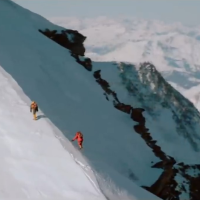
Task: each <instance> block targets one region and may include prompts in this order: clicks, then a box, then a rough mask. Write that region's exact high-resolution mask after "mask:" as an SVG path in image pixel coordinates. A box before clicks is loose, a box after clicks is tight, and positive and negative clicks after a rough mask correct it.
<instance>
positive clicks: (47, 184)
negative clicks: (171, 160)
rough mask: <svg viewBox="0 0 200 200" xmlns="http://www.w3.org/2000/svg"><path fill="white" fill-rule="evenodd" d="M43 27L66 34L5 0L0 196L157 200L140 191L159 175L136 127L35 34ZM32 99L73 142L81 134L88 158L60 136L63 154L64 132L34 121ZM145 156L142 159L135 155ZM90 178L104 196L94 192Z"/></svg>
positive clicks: (0, 12) (1, 4)
mask: <svg viewBox="0 0 200 200" xmlns="http://www.w3.org/2000/svg"><path fill="white" fill-rule="evenodd" d="M45 28H49V29H57V30H61V27H58V26H55V25H53V24H51V23H50V22H48V21H47V20H45V19H43V18H42V17H40V16H38V15H36V14H33V13H31V12H29V11H28V10H25V9H22V8H21V7H19V6H17V5H16V4H14V3H12V2H11V1H8V0H6V1H5V0H0V65H1V68H0V69H1V76H2V77H1V86H2V87H1V91H2V95H1V113H2V114H4V115H3V116H2V120H1V126H0V127H1V134H0V135H1V137H2V140H1V157H2V163H1V172H0V173H1V177H3V178H2V181H1V185H0V197H1V198H3V199H11V198H12V199H14V198H15V199H16V198H18V199H34V200H35V199H55V198H59V199H66V198H67V199H104V197H103V196H102V194H101V192H100V191H99V190H101V191H102V192H103V193H104V195H106V196H107V197H108V198H109V199H138V200H140V199H141V200H143V199H148V200H156V199H159V198H157V197H156V196H154V195H153V194H151V193H149V192H147V191H146V190H144V189H142V188H140V187H138V186H137V185H136V184H135V182H136V183H138V184H140V185H141V184H145V185H150V184H152V183H153V182H154V180H155V177H156V178H157V177H158V176H159V175H160V172H161V170H157V169H153V168H151V162H152V161H154V162H157V161H158V159H157V158H155V156H154V154H153V152H151V151H149V149H148V147H147V146H146V145H145V144H144V142H143V141H142V140H141V138H140V137H139V136H138V135H137V134H133V131H132V127H131V125H132V121H131V120H130V119H129V118H127V116H126V115H125V114H124V113H121V112H119V111H118V110H116V109H114V108H113V107H112V106H110V104H108V103H107V101H106V100H105V98H104V97H103V96H102V91H101V88H100V87H99V86H98V85H97V84H95V81H94V78H93V77H92V75H91V74H89V73H88V72H87V71H86V70H85V69H84V68H82V67H81V66H80V65H79V64H77V63H76V62H75V60H74V58H73V57H71V56H70V54H69V52H68V51H67V50H66V49H64V48H62V47H61V46H60V45H58V44H56V43H54V42H52V41H51V40H49V39H48V38H46V37H44V36H43V35H42V34H41V33H40V32H39V31H38V29H45ZM68 37H70V36H69V35H68ZM72 43H73V41H72ZM3 70H5V71H6V72H4V71H3ZM7 73H8V74H7ZM11 77H12V78H11ZM13 79H14V80H15V81H16V82H17V83H16V82H15V81H14V80H13ZM17 84H18V85H17ZM30 99H31V100H36V101H37V102H38V104H39V108H40V109H41V111H42V112H41V115H45V116H46V117H47V118H49V120H50V121H51V123H52V124H54V125H55V126H56V127H58V128H59V129H60V130H61V131H62V132H63V133H64V134H65V136H66V137H67V138H68V139H71V138H72V137H73V136H74V133H75V132H76V131H78V130H81V131H82V132H83V134H84V138H85V142H84V146H85V148H84V150H83V154H84V155H85V156H86V157H87V159H86V158H84V159H83V157H82V156H81V155H80V154H81V153H80V152H77V151H76V150H75V149H74V148H72V147H71V146H72V145H71V144H69V142H67V141H66V140H65V139H64V137H62V135H60V136H59V138H60V139H62V140H61V141H62V142H64V143H65V149H66V150H67V151H64V148H63V147H62V146H61V144H60V143H59V141H58V140H57V139H56V138H55V137H54V134H56V133H57V134H58V133H59V131H58V130H57V129H56V128H55V127H54V126H53V125H49V124H50V121H49V122H48V121H47V119H45V118H40V119H39V121H36V122H35V121H33V120H32V116H31V115H30V113H29V107H28V104H29V103H30ZM43 113H44V114H43ZM28 114H29V115H28ZM122 141H123V142H122ZM141 149H142V151H143V153H144V155H143V156H142V157H140V156H138V151H139V150H141ZM2 152H3V153H2ZM70 153H71V154H72V155H73V157H70ZM72 158H73V159H75V161H76V163H77V164H76V163H75V162H74V161H73V159H72ZM85 160H86V161H87V162H86V161H85ZM87 163H89V165H90V166H91V167H92V168H93V170H92V169H90V167H89V166H88V164H87ZM136 163H137V165H136ZM78 164H79V165H78ZM81 167H82V169H81ZM87 171H88V172H87ZM93 171H94V172H95V174H96V178H97V182H98V183H99V185H100V186H101V188H100V189H99V190H98V189H96V187H95V186H94V185H93V183H95V178H94V177H92V174H93V173H92V172H93ZM132 171H134V173H136V174H137V176H138V177H140V178H139V179H138V180H136V181H133V179H134V174H133V172H132ZM87 174H88V175H90V177H91V178H89V177H88V175H87ZM87 178H88V179H87ZM96 184H97V183H96Z"/></svg>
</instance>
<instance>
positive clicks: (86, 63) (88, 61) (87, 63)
mask: <svg viewBox="0 0 200 200" xmlns="http://www.w3.org/2000/svg"><path fill="white" fill-rule="evenodd" d="M71 55H72V56H73V57H74V58H75V60H76V62H77V63H79V64H80V65H82V66H83V67H84V68H85V69H87V70H88V71H92V61H91V59H90V58H85V60H84V61H82V60H80V58H79V56H78V55H75V54H71Z"/></svg>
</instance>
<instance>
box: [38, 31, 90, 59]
mask: <svg viewBox="0 0 200 200" xmlns="http://www.w3.org/2000/svg"><path fill="white" fill-rule="evenodd" d="M39 32H40V33H42V34H44V35H45V36H46V37H48V38H50V39H51V40H53V41H54V42H56V43H58V44H60V45H61V46H62V47H64V48H67V49H69V50H71V52H72V53H73V54H75V55H80V56H84V53H85V47H84V45H83V42H84V41H85V39H86V37H85V36H83V35H81V34H80V33H79V32H78V31H74V30H62V31H61V33H58V32H57V30H52V31H50V30H49V29H46V30H45V31H42V30H39Z"/></svg>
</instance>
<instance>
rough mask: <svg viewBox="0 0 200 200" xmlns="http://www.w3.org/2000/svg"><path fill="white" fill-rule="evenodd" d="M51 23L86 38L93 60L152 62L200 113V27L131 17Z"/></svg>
mask: <svg viewBox="0 0 200 200" xmlns="http://www.w3.org/2000/svg"><path fill="white" fill-rule="evenodd" d="M50 20H51V21H52V22H54V23H56V24H59V25H62V26H64V27H67V28H71V29H76V30H78V31H80V32H81V33H82V34H84V35H86V36H87V40H86V42H85V47H86V49H87V53H86V55H87V56H88V57H90V58H91V59H92V60H95V61H101V62H102V61H117V62H131V63H136V64H138V63H141V62H144V61H145V62H151V63H152V64H154V65H155V66H156V67H157V70H158V71H159V72H161V74H162V75H163V76H164V78H165V79H166V80H167V81H168V82H169V83H170V84H172V86H173V87H175V88H176V89H177V90H178V91H179V92H180V93H181V94H182V95H184V96H185V97H186V98H188V99H189V100H190V101H191V102H192V103H194V105H195V106H196V107H197V108H198V109H199V110H200V98H199V96H200V89H199V88H200V56H199V52H200V31H199V30H200V29H199V27H187V26H183V25H181V24H178V23H174V24H167V23H164V22H161V21H156V20H154V21H152V20H143V19H135V18H130V17H121V18H114V19H113V18H110V17H98V18H92V19H89V18H81V19H80V18H76V17H69V18H67V17H66V18H52V19H50ZM97 35H98V37H97Z"/></svg>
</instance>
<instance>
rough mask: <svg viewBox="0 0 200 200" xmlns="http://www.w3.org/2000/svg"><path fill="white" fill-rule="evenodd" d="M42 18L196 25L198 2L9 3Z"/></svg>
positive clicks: (199, 16) (199, 15)
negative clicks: (126, 18)
mask: <svg viewBox="0 0 200 200" xmlns="http://www.w3.org/2000/svg"><path fill="white" fill-rule="evenodd" d="M12 1H14V2H16V3H18V4H19V5H21V6H23V7H25V8H27V9H29V10H31V11H33V12H35V13H38V14H40V15H42V16H44V17H50V18H51V17H52V18H53V17H69V16H70V17H71V16H75V17H98V16H111V17H115V16H131V17H137V18H143V19H156V20H161V21H165V22H169V23H171V22H181V23H182V24H184V25H189V26H195V25H200V20H199V19H200V12H199V8H200V1H199V0H187V1H186V0H12Z"/></svg>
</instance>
